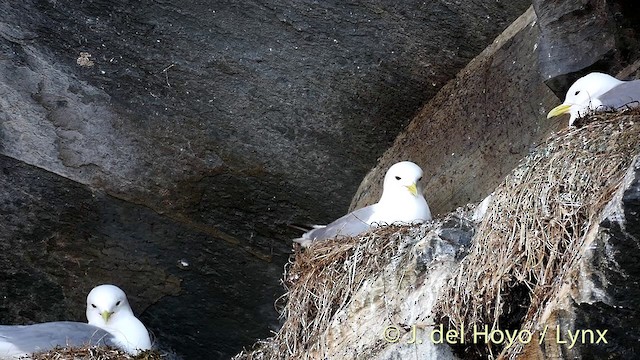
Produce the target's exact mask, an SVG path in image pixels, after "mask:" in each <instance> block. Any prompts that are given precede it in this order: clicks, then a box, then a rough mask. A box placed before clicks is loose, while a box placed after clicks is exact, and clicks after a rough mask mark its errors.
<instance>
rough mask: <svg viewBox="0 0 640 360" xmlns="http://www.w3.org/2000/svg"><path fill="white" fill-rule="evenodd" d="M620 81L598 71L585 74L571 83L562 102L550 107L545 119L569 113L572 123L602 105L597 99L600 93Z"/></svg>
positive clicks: (570, 123)
mask: <svg viewBox="0 0 640 360" xmlns="http://www.w3.org/2000/svg"><path fill="white" fill-rule="evenodd" d="M621 83H622V81H620V80H618V79H616V78H614V77H613V76H611V75H607V74H603V73H599V72H594V73H590V74H588V75H585V76H583V77H581V78H580V79H578V80H576V82H574V83H573V85H571V87H570V88H569V90H568V91H567V95H566V96H565V99H564V102H563V103H562V104H560V105H558V106H556V107H555V108H553V109H551V111H549V113H548V114H547V119H549V118H552V117H554V116H560V115H564V114H571V117H570V118H569V125H572V124H573V122H574V121H575V120H576V119H577V118H579V117H580V116H584V115H585V114H587V113H588V112H589V111H590V110H595V109H597V108H598V107H600V106H601V105H602V102H601V101H600V100H599V99H598V98H599V97H600V95H602V94H604V93H606V92H607V91H609V90H611V89H613V88H614V87H616V86H617V85H619V84H621Z"/></svg>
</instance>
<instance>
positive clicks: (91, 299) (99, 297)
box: [87, 285, 133, 328]
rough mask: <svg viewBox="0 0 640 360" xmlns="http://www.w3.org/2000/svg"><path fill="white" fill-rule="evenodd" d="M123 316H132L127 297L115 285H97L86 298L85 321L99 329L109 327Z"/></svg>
mask: <svg viewBox="0 0 640 360" xmlns="http://www.w3.org/2000/svg"><path fill="white" fill-rule="evenodd" d="M123 315H133V311H132V310H131V306H129V301H128V300H127V295H125V293H124V291H122V289H120V288H119V287H117V286H115V285H99V286H96V287H94V288H93V290H91V292H89V295H88V296H87V321H88V322H89V324H91V325H95V326H98V327H101V328H104V327H105V326H111V325H112V324H113V323H114V322H116V321H118V319H119V318H122V317H123Z"/></svg>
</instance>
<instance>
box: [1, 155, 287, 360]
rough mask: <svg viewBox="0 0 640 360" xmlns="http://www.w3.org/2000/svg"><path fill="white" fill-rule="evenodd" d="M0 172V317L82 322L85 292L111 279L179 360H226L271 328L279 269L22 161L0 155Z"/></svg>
mask: <svg viewBox="0 0 640 360" xmlns="http://www.w3.org/2000/svg"><path fill="white" fill-rule="evenodd" d="M0 171H1V174H2V176H0V208H1V209H2V211H1V212H0V220H1V221H0V234H2V235H1V236H2V237H1V239H2V241H0V250H1V251H0V273H2V281H0V294H2V296H1V297H0V323H2V324H18V323H31V322H42V321H53V320H62V319H67V320H75V321H86V317H85V314H84V311H85V299H86V296H87V294H88V292H89V291H90V290H91V288H92V287H93V286H95V285H97V284H102V283H113V284H116V285H119V286H122V288H123V289H124V290H125V292H126V293H127V296H128V297H129V300H130V302H131V304H132V307H133V310H134V312H135V313H136V314H141V316H139V317H140V319H141V320H142V322H143V323H144V324H145V325H147V326H148V327H149V328H150V330H151V332H152V333H153V334H154V336H155V337H156V339H157V342H158V345H160V346H161V347H165V348H174V349H175V350H176V351H177V352H178V354H180V355H183V356H184V357H185V358H189V355H192V356H193V357H194V358H198V357H199V356H201V355H199V354H202V353H204V352H205V351H206V352H207V353H208V354H211V356H212V358H225V357H227V356H226V355H225V354H229V353H232V352H234V351H237V350H238V349H240V348H241V347H242V346H243V345H245V344H247V343H248V342H251V341H253V339H254V338H256V337H259V336H264V335H265V333H268V331H269V330H270V329H271V328H273V327H274V326H275V324H277V320H276V317H275V315H274V314H273V305H272V302H267V301H266V299H271V298H273V297H274V296H277V294H278V293H277V292H276V291H277V290H276V289H274V288H276V286H277V285H276V284H273V282H272V279H273V278H277V277H278V276H279V275H280V272H281V269H282V268H281V267H280V266H277V265H275V264H272V263H266V262H264V261H262V260H260V259H258V258H256V257H254V256H252V255H251V254H248V253H247V252H246V251H245V250H243V249H241V248H238V247H230V246H228V245H227V243H226V242H224V241H221V240H219V239H217V238H216V237H215V236H213V235H211V234H210V233H208V232H206V231H205V230H202V231H198V229H193V228H191V227H189V226H187V225H183V224H179V223H176V222H175V221H172V220H171V219H167V218H166V217H163V216H161V215H159V214H157V213H156V212H154V211H152V210H150V209H148V208H146V207H143V206H138V205H135V204H131V203H129V202H126V201H123V200H119V199H116V198H114V197H112V196H109V195H106V194H104V193H103V192H96V191H92V190H90V189H88V188H87V187H86V186H84V185H80V184H78V183H76V182H74V181H72V180H69V179H66V178H63V177H61V176H58V175H56V174H53V173H50V172H47V171H44V170H42V169H40V168H37V167H34V166H31V165H27V164H25V163H24V162H20V161H17V160H15V159H12V158H9V157H6V156H0ZM278 290H279V289H278ZM145 309H146V311H144V310H145ZM239 324H252V325H251V326H247V325H245V326H244V327H243V326H240V325H239ZM185 329H187V330H185ZM194 329H198V330H194ZM207 344H217V345H216V346H215V348H213V349H212V348H211V347H210V346H207ZM182 346H184V347H185V348H182Z"/></svg>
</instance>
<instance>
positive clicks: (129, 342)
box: [87, 285, 151, 355]
mask: <svg viewBox="0 0 640 360" xmlns="http://www.w3.org/2000/svg"><path fill="white" fill-rule="evenodd" d="M87 321H88V322H89V324H90V325H94V326H97V327H99V328H102V329H104V330H107V331H108V332H109V333H111V335H113V336H114V337H115V342H116V343H117V345H118V347H120V348H121V349H122V350H124V351H126V352H128V353H130V354H133V355H135V354H137V353H138V352H139V351H140V350H147V349H150V348H151V338H150V337H149V332H148V331H147V328H146V327H145V326H144V324H142V322H140V320H138V318H136V317H135V315H133V311H132V310H131V306H129V301H128V300H127V295H125V293H124V291H122V289H120V288H119V287H117V286H115V285H99V286H96V287H95V288H93V290H91V292H89V295H88V296H87Z"/></svg>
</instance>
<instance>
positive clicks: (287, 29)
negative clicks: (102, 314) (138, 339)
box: [0, 0, 529, 359]
mask: <svg viewBox="0 0 640 360" xmlns="http://www.w3.org/2000/svg"><path fill="white" fill-rule="evenodd" d="M528 4H529V1H528V0H518V1H508V2H486V1H481V0H474V1H462V2H460V1H459V2H450V1H441V2H435V3H425V2H423V1H411V2H406V1H405V2H398V3H395V4H390V3H388V2H380V1H377V2H370V3H367V4H346V3H344V2H342V1H323V2H296V1H268V2H261V3H253V2H249V3H241V2H215V4H213V3H208V2H204V3H203V2H199V1H180V2H175V1H173V2H172V1H142V2H138V3H136V4H135V5H132V3H131V2H129V1H121V0H120V1H106V0H99V1H85V2H75V3H73V4H70V3H65V2H60V1H53V0H51V1H48V0H25V1H20V2H6V1H5V2H2V3H1V4H0V19H1V20H0V53H2V56H0V154H3V155H6V156H8V157H10V158H14V159H18V160H20V161H22V162H24V163H27V164H31V165H34V166H36V167H38V168H40V169H41V170H37V169H32V168H29V167H24V166H23V165H20V164H16V163H14V162H12V161H11V159H9V158H3V160H2V161H3V164H9V165H7V166H8V168H10V169H14V171H13V172H11V171H10V172H9V173H5V174H3V175H2V176H3V178H2V179H1V180H2V182H3V185H6V186H4V187H3V188H2V190H3V195H2V196H3V201H5V202H6V203H5V204H4V205H2V209H1V210H2V214H3V217H2V219H3V220H2V221H3V223H2V224H0V226H1V227H2V228H3V229H5V230H6V229H9V230H10V231H9V230H7V231H6V232H4V233H2V234H0V243H2V244H9V245H11V246H9V245H6V246H5V248H4V250H5V251H6V252H5V253H4V254H3V258H2V260H3V263H2V266H3V270H6V272H7V274H16V275H15V278H13V280H11V279H8V280H6V281H5V282H3V281H1V280H0V286H2V289H6V294H10V295H9V296H8V297H7V298H6V302H5V303H3V304H4V305H3V306H7V309H10V310H8V312H6V313H3V316H6V317H3V318H2V320H3V321H4V322H11V323H15V322H27V321H44V320H53V319H60V318H70V317H73V318H74V319H79V320H81V319H82V314H81V311H80V310H78V308H77V307H76V306H75V304H77V303H80V304H83V303H84V300H83V299H84V296H85V294H86V291H87V290H88V289H90V288H91V287H92V286H94V285H95V282H118V283H119V284H120V285H121V286H122V287H123V288H125V289H126V290H127V292H128V294H129V295H130V296H131V297H132V299H133V300H132V302H133V305H134V308H135V310H136V311H141V310H143V309H147V311H145V312H143V314H142V319H143V321H145V322H146V323H147V325H149V326H150V328H151V330H152V331H153V332H154V333H155V334H156V335H158V339H159V341H160V343H163V344H165V345H169V346H172V347H174V348H175V349H176V350H177V351H178V353H180V354H182V355H185V356H186V357H187V358H189V359H197V358H206V359H212V358H216V357H221V358H224V357H225V356H228V355H229V354H232V353H235V352H236V351H237V350H238V349H239V347H240V345H241V344H249V343H251V342H252V340H249V339H255V338H258V337H264V336H267V335H268V329H269V326H270V325H273V324H274V321H275V314H274V311H273V306H272V304H273V301H274V299H275V298H276V297H277V295H278V294H276V292H278V291H281V290H280V289H279V288H278V283H277V279H278V278H279V276H280V270H281V265H282V264H283V263H284V262H285V261H286V257H287V251H289V243H288V241H287V240H288V239H289V238H291V237H293V234H292V232H290V231H288V230H286V227H284V226H283V225H284V224H287V223H290V222H311V221H313V222H323V221H328V220H331V219H334V218H336V217H337V216H339V215H340V214H342V213H344V212H345V210H346V206H347V203H348V201H349V199H350V198H351V196H352V194H353V191H354V189H355V188H356V186H357V183H358V182H359V180H360V179H361V176H362V174H364V172H365V171H366V169H368V168H370V166H371V164H372V163H373V162H374V161H375V159H376V158H377V156H379V155H380V154H381V153H382V151H383V150H384V149H385V148H386V147H387V146H388V144H389V143H390V142H391V141H392V139H393V138H394V137H395V136H396V134H397V133H398V131H399V130H400V129H402V128H403V127H404V126H405V125H406V123H407V122H408V120H409V119H410V118H411V117H412V116H413V114H414V113H415V112H416V111H417V110H418V109H419V108H420V107H421V106H422V104H423V103H424V101H425V100H426V99H428V98H430V97H432V96H433V95H434V94H435V92H436V91H437V89H438V88H440V87H441V86H442V84H444V83H446V82H447V81H448V80H449V79H450V78H452V77H453V76H454V74H455V73H456V72H457V71H458V70H459V69H460V68H461V67H463V66H464V65H465V64H466V63H467V62H468V61H469V59H471V58H472V57H473V56H475V55H476V54H477V53H478V52H480V51H481V50H482V49H483V48H484V47H485V46H486V45H487V43H489V42H490V41H491V39H493V38H494V37H495V35H496V34H497V33H498V32H499V31H501V30H502V29H503V28H504V27H506V25H507V24H508V23H510V22H511V21H512V19H514V18H515V17H516V16H518V15H519V14H520V13H521V12H522V11H523V10H524V9H525V7H526V6H528ZM52 173H55V174H58V175H61V176H63V177H65V178H68V179H71V180H73V181H75V182H77V183H79V184H84V185H86V186H80V185H78V184H75V183H74V182H73V181H65V180H64V179H60V178H57V177H55V176H53V174H52ZM32 193H34V194H35V193H38V194H41V195H39V197H38V198H34V197H29V196H28V195H25V194H32ZM94 195H95V197H94ZM111 196H114V197H115V198H112V197H111ZM118 199H120V200H118ZM27 200H29V201H27ZM121 200H124V201H125V202H122V201H121ZM21 202H22V203H24V204H23V205H21V204H20V203H21ZM134 204H138V205H134ZM4 214H9V215H4ZM58 216H63V217H64V219H60V218H59V217H58ZM78 224H79V225H78ZM20 229H27V230H24V231H23V232H20V231H21V230H20ZM30 242H32V243H33V245H31V244H30ZM46 243H49V244H50V248H51V250H50V251H49V252H47V253H46V254H47V255H46V256H43V255H38V254H41V252H42V251H43V249H46V248H45V247H44V244H46ZM65 244H67V245H65ZM125 245H126V246H125ZM131 246H132V247H133V250H131ZM85 252H86V253H85ZM75 258H78V259H79V260H78V261H80V265H74V264H75V263H74V261H73V260H74V259H75ZM105 258H108V259H109V261H106V262H105V260H104V259H105ZM183 258H184V259H183ZM91 259H93V260H92V261H89V260H91ZM96 259H101V260H102V261H101V262H97V261H96ZM258 259H260V260H262V261H260V260H258ZM181 260H186V261H185V263H184V264H187V263H188V264H189V265H188V266H187V265H184V264H183V263H182V261H181ZM129 261H130V262H131V264H130V265H128V266H125V265H124V264H126V263H127V262H129ZM88 263H90V264H91V266H92V267H91V268H90V269H91V272H90V273H88V272H87V267H88V266H89V265H87V264H88ZM63 265H64V266H63ZM123 267H124V268H123ZM12 269H13V270H12ZM116 269H117V270H118V272H115V271H116ZM194 269H195V270H194ZM276 269H277V270H276ZM87 274H88V275H87ZM178 281H181V283H180V284H181V285H180V289H181V292H180V295H178V296H177V297H166V298H163V299H162V300H160V301H158V298H161V297H162V296H163V295H167V294H175V290H176V288H177V283H178ZM165 286H166V287H168V289H165ZM143 289H155V290H153V291H151V290H143ZM276 289H277V290H276ZM60 296H63V297H64V300H61V299H60ZM24 297H27V298H28V299H30V300H25V299H24ZM40 299H45V300H48V301H49V302H53V301H56V304H59V305H55V306H53V307H52V308H51V309H48V308H41V307H39V305H37V304H36V300H38V301H39V300H40ZM3 301H5V300H3ZM72 304H74V306H72ZM45 310H46V311H47V312H46V313H45ZM69 314H72V316H69ZM184 326H186V327H187V328H189V329H192V330H193V329H197V330H195V331H193V332H192V334H191V335H187V336H184V334H183V333H182V332H181V330H180V329H182V328H183V327H184ZM212 349H213V350H212ZM215 352H217V353H215Z"/></svg>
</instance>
